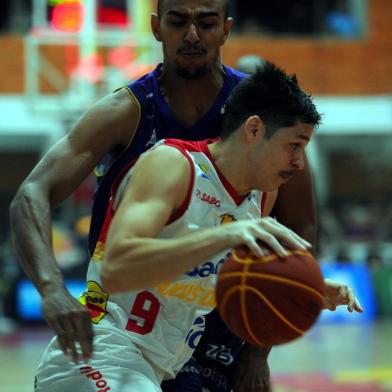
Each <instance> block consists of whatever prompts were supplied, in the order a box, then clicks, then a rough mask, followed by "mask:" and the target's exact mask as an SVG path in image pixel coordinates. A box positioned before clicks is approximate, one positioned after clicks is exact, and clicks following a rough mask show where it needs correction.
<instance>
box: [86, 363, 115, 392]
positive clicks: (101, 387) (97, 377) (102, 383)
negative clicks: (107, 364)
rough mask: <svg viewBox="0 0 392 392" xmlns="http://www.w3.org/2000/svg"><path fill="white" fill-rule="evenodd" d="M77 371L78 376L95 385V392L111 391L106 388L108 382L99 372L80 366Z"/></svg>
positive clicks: (89, 367) (90, 367)
mask: <svg viewBox="0 0 392 392" xmlns="http://www.w3.org/2000/svg"><path fill="white" fill-rule="evenodd" d="M79 370H80V374H83V375H84V376H85V377H87V378H90V379H91V380H92V381H93V382H94V383H95V386H96V387H97V392H107V391H110V390H111V389H110V387H109V386H108V382H107V381H106V380H105V378H104V377H103V375H102V373H101V372H100V371H99V370H95V369H94V368H93V367H92V366H81V367H80V368H79Z"/></svg>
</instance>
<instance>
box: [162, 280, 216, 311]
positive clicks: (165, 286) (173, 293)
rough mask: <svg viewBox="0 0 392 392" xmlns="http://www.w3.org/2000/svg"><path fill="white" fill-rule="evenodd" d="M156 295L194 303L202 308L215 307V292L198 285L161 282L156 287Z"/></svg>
mask: <svg viewBox="0 0 392 392" xmlns="http://www.w3.org/2000/svg"><path fill="white" fill-rule="evenodd" d="M156 290H157V292H158V294H160V295H163V296H164V297H175V298H178V299H180V300H182V301H184V302H188V303H196V304H197V305H199V306H201V307H203V308H209V309H211V308H213V307H214V306H215V291H214V290H213V289H207V288H204V287H200V286H199V285H195V284H190V283H182V282H163V283H162V284H160V285H159V286H158V287H156Z"/></svg>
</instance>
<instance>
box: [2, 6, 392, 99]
mask: <svg viewBox="0 0 392 392" xmlns="http://www.w3.org/2000/svg"><path fill="white" fill-rule="evenodd" d="M368 1H369V30H368V31H369V32H368V35H367V36H366V37H365V38H363V39H361V40H357V41H339V40H332V39H294V38H289V39H283V38H282V39H277V38H270V37H266V36H253V37H250V36H249V37H244V36H234V35H233V36H232V37H230V39H229V43H228V44H226V45H225V46H224V47H223V60H224V62H225V63H227V64H228V65H231V66H235V64H236V61H237V59H238V58H239V57H240V56H242V55H245V54H249V53H252V54H259V55H261V56H262V57H265V58H267V59H270V60H272V61H274V62H276V63H278V64H280V65H281V66H282V67H284V68H285V69H286V70H288V71H289V72H291V73H297V74H298V76H299V78H300V81H301V83H302V85H303V86H304V87H305V88H306V89H307V90H309V91H311V92H312V93H313V94H316V95H324V94H325V95H369V94H370V95H373V94H390V93H391V92H392V71H391V70H392V22H391V21H392V1H391V0H368ZM0 47H1V49H2V54H3V55H2V56H0V57H1V58H0V72H1V75H3V77H2V78H0V93H22V92H23V88H24V85H23V80H24V75H23V72H24V66H23V40H22V37H15V36H12V37H7V36H2V37H0ZM43 51H44V52H45V54H46V55H47V56H48V57H49V58H50V59H51V61H52V62H53V63H54V64H55V65H56V67H58V68H59V69H62V70H64V68H65V64H64V61H65V57H64V48H61V47H45V48H44V49H43ZM4 54H5V55H4ZM41 86H42V88H43V91H45V92H55V90H54V89H53V88H52V87H51V86H50V85H48V84H47V83H44V82H42V84H41Z"/></svg>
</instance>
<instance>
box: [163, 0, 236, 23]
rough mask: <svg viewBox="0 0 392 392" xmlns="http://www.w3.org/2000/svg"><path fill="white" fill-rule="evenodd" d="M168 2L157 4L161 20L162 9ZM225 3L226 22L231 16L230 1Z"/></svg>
mask: <svg viewBox="0 0 392 392" xmlns="http://www.w3.org/2000/svg"><path fill="white" fill-rule="evenodd" d="M165 1H166V0H158V3H157V14H158V17H159V18H160V17H161V16H162V8H163V4H164V2H165ZM223 1H224V18H223V19H224V20H226V19H227V18H228V17H229V15H230V0H223Z"/></svg>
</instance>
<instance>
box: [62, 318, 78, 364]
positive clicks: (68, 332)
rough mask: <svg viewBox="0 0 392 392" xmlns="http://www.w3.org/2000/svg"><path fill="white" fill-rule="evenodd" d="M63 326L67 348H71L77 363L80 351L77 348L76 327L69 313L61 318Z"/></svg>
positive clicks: (73, 358) (72, 355)
mask: <svg viewBox="0 0 392 392" xmlns="http://www.w3.org/2000/svg"><path fill="white" fill-rule="evenodd" d="M60 322H61V326H62V333H61V334H62V336H63V338H64V341H65V343H66V346H67V350H68V349H69V350H70V352H71V357H72V360H73V361H74V362H75V363H77V362H78V361H79V357H78V351H77V349H76V345H75V342H76V340H77V339H76V327H75V326H74V325H73V322H72V318H70V317H69V315H64V316H63V317H62V318H61V321H60Z"/></svg>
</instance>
